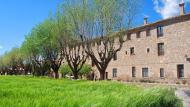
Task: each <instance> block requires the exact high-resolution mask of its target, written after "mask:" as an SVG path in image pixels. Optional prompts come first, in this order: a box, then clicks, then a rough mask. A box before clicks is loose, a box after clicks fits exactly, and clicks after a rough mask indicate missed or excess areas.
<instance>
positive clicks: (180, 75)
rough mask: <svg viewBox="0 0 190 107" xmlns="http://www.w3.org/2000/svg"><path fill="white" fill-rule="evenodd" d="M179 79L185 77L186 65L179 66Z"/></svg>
mask: <svg viewBox="0 0 190 107" xmlns="http://www.w3.org/2000/svg"><path fill="white" fill-rule="evenodd" d="M177 77H178V78H183V77H184V65H183V64H179V65H177Z"/></svg>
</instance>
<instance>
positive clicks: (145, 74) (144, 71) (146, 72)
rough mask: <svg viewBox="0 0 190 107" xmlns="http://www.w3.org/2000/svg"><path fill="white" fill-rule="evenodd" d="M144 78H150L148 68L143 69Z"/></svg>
mask: <svg viewBox="0 0 190 107" xmlns="http://www.w3.org/2000/svg"><path fill="white" fill-rule="evenodd" d="M142 77H148V68H142Z"/></svg>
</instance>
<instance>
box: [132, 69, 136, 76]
mask: <svg viewBox="0 0 190 107" xmlns="http://www.w3.org/2000/svg"><path fill="white" fill-rule="evenodd" d="M132 77H136V68H135V67H132Z"/></svg>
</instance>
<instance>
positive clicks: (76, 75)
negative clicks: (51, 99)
mask: <svg viewBox="0 0 190 107" xmlns="http://www.w3.org/2000/svg"><path fill="white" fill-rule="evenodd" d="M73 75H74V79H75V80H77V79H78V73H77V72H73Z"/></svg>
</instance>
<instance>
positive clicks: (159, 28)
mask: <svg viewBox="0 0 190 107" xmlns="http://www.w3.org/2000/svg"><path fill="white" fill-rule="evenodd" d="M162 36H163V27H162V26H158V27H157V37H162Z"/></svg>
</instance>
